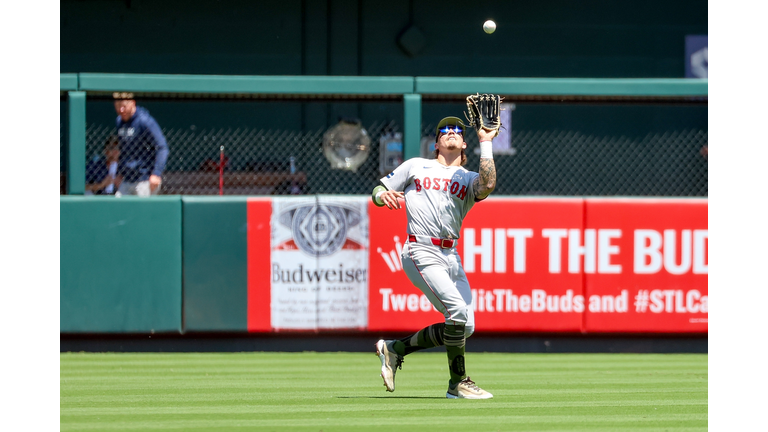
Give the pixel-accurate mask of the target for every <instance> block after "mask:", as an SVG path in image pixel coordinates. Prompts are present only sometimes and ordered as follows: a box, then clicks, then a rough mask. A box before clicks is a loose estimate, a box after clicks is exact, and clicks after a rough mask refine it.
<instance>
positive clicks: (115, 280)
mask: <svg viewBox="0 0 768 432" xmlns="http://www.w3.org/2000/svg"><path fill="white" fill-rule="evenodd" d="M60 223H61V233H60V252H61V257H60V282H61V287H60V294H61V298H60V313H61V314H60V331H61V332H62V333H68V332H69V333H91V332H93V333H105V332H117V333H144V332H150V333H151V332H180V331H181V295H182V292H181V198H180V197H152V198H138V197H123V198H119V199H118V198H113V197H71V196H62V197H61V199H60Z"/></svg>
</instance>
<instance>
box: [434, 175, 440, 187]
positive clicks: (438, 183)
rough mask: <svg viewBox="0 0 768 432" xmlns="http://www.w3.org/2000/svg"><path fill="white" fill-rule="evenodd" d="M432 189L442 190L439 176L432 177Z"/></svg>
mask: <svg viewBox="0 0 768 432" xmlns="http://www.w3.org/2000/svg"><path fill="white" fill-rule="evenodd" d="M432 189H434V190H440V179H439V178H437V177H434V178H433V179H432Z"/></svg>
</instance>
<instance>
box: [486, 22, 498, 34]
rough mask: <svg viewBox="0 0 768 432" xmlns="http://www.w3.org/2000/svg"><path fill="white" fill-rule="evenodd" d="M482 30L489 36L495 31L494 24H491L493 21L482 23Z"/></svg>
mask: <svg viewBox="0 0 768 432" xmlns="http://www.w3.org/2000/svg"><path fill="white" fill-rule="evenodd" d="M483 30H485V32H486V33H488V34H491V33H493V32H495V31H496V23H495V22H493V20H488V21H486V22H484V23H483Z"/></svg>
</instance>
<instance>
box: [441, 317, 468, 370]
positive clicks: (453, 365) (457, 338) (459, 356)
mask: <svg viewBox="0 0 768 432" xmlns="http://www.w3.org/2000/svg"><path fill="white" fill-rule="evenodd" d="M444 340H445V350H446V352H447V353H448V370H449V371H450V372H451V384H454V385H455V384H458V383H459V381H461V380H463V379H464V378H466V377H467V372H466V369H465V368H464V346H465V344H466V338H465V337H464V326H463V325H449V324H446V325H445V336H444Z"/></svg>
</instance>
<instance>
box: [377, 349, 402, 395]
mask: <svg viewBox="0 0 768 432" xmlns="http://www.w3.org/2000/svg"><path fill="white" fill-rule="evenodd" d="M376 355H377V356H379V360H381V377H382V378H383V379H384V386H385V387H386V388H387V391H388V392H393V391H395V373H396V372H397V369H402V368H403V366H402V365H403V358H402V357H400V356H399V355H397V353H396V352H395V351H394V350H392V341H385V340H384V339H379V341H378V342H376Z"/></svg>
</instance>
